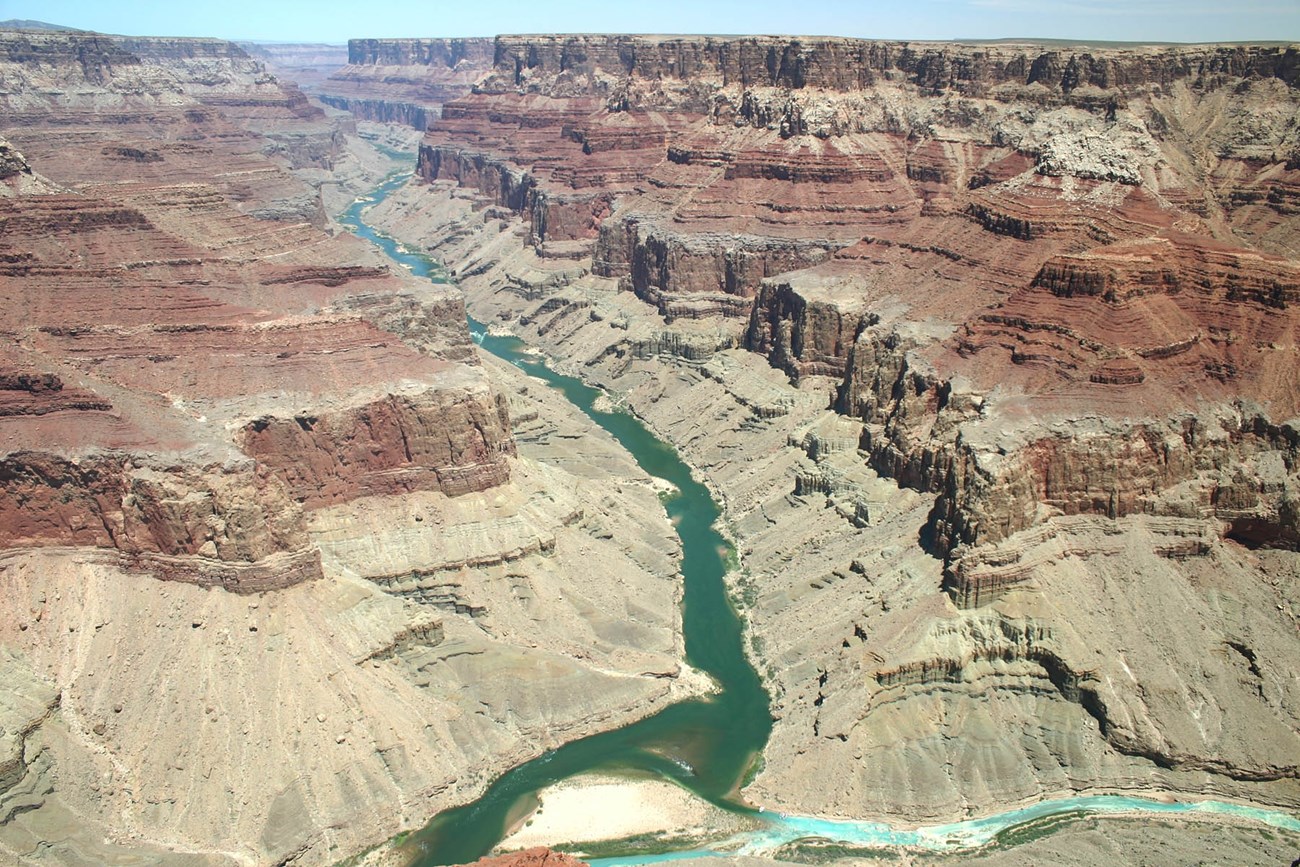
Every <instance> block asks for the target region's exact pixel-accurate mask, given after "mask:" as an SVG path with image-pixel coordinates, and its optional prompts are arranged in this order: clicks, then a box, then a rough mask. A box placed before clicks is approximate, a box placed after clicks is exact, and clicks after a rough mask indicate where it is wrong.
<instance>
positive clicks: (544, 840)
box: [498, 774, 749, 851]
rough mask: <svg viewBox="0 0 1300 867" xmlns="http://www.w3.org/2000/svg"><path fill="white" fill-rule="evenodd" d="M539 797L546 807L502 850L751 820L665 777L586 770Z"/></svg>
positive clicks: (719, 832) (725, 829) (713, 831)
mask: <svg viewBox="0 0 1300 867" xmlns="http://www.w3.org/2000/svg"><path fill="white" fill-rule="evenodd" d="M539 800H540V801H541V806H540V807H539V808H538V809H537V810H535V811H534V812H533V813H532V814H531V815H529V816H528V817H526V818H525V819H524V820H523V821H521V822H520V823H519V825H518V827H516V828H515V830H514V831H512V832H511V833H510V835H509V836H507V837H506V838H505V839H504V840H503V841H501V845H500V846H499V847H498V848H499V849H500V850H501V851H514V850H518V849H527V848H530V847H533V846H551V847H561V846H562V847H564V848H566V849H567V848H577V849H581V845H580V844H583V843H594V842H599V841H606V840H622V839H626V838H628V837H638V836H642V835H651V834H652V835H655V836H656V837H659V838H681V837H700V838H705V837H707V838H717V837H724V836H727V835H729V834H730V833H732V832H733V831H737V830H740V829H741V828H743V827H748V824H749V823H748V822H747V820H745V819H744V818H743V817H741V816H737V815H735V814H734V813H729V812H727V811H726V810H722V809H720V808H718V807H715V806H714V805H712V804H710V803H708V802H707V801H704V800H702V799H700V798H697V797H695V796H694V795H692V794H691V793H690V792H688V791H686V790H685V789H682V788H680V787H678V786H675V785H673V784H672V783H669V782H665V781H663V780H654V779H628V778H621V777H613V776H606V775H600V774H584V775H581V776H578V777H573V778H572V779H569V780H565V781H564V782H562V783H559V784H557V785H555V786H552V787H550V788H548V789H545V790H543V791H542V792H541V793H540V795H539ZM567 844H573V845H567Z"/></svg>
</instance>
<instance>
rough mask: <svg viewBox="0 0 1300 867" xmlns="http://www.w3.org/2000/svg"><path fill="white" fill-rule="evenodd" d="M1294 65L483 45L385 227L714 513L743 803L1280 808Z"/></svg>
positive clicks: (1297, 99) (1292, 603) (1239, 59)
mask: <svg viewBox="0 0 1300 867" xmlns="http://www.w3.org/2000/svg"><path fill="white" fill-rule="evenodd" d="M1297 56H1298V55H1297V49H1296V48H1295V47H1294V46H1195V47H1185V48H1182V47H1180V48H1168V49H1158V48H1144V47H1133V48H1108V49H1095V50H1093V49H1082V48H1071V49H1065V48H1044V47H1038V46H1031V45H1012V44H1005V45H1003V44H999V45H990V46H962V45H943V44H921V43H912V44H894V43H872V42H861V41H854V40H834V39H826V40H821V39H817V40H791V39H783V38H769V37H755V38H748V37H737V38H721V37H718V38H704V37H699V38H690V37H682V38H678V37H672V38H669V37H664V38H659V37H600V36H578V37H502V38H500V39H499V40H498V41H497V47H496V61H495V65H494V68H493V70H492V72H491V73H490V74H489V75H488V76H486V77H485V78H484V79H483V81H481V82H480V84H479V86H478V87H477V88H476V91H475V93H473V94H471V95H469V96H466V97H464V98H462V99H459V100H455V101H452V102H450V103H448V104H447V105H446V106H445V107H444V111H443V118H442V120H441V121H439V122H438V123H437V124H436V125H435V126H434V128H433V129H432V130H431V131H430V133H429V135H428V136H427V137H426V139H425V144H424V146H423V147H422V148H421V156H420V169H419V171H420V174H421V175H422V177H423V178H424V179H425V180H426V181H427V182H428V185H429V186H428V189H427V191H426V192H425V193H423V194H421V193H419V192H415V191H413V192H411V193H409V194H408V195H407V196H406V197H404V199H403V200H402V201H401V202H398V203H394V204H393V207H392V209H391V210H390V211H388V213H387V215H386V219H387V221H388V223H387V224H388V226H389V227H390V228H391V230H392V231H395V232H397V233H399V234H402V235H403V237H406V238H408V239H409V240H412V241H416V240H418V241H420V242H421V243H423V244H425V245H427V246H428V247H429V248H430V249H431V250H433V252H434V254H435V255H437V256H439V257H440V258H443V259H444V260H445V261H447V262H448V263H449V265H450V266H451V267H453V268H454V269H455V271H456V273H457V274H458V276H459V278H460V281H461V283H462V285H463V286H464V287H466V289H467V292H468V294H469V298H470V304H471V309H473V310H475V312H476V315H477V316H479V318H481V319H484V320H489V321H500V322H502V323H503V324H507V325H508V326H509V327H512V328H515V329H517V330H518V331H519V332H520V333H521V334H522V335H524V336H525V337H526V338H527V339H529V340H530V341H536V342H538V343H540V344H542V345H544V346H547V347H548V348H550V349H551V350H552V351H554V352H556V353H558V354H562V355H565V356H567V357H569V359H570V363H571V364H573V365H574V366H575V367H578V368H580V369H581V370H583V371H584V373H586V374H587V375H589V376H591V377H593V378H595V379H598V380H600V381H601V382H603V383H604V384H606V385H608V386H609V387H611V388H613V389H615V390H617V391H619V392H620V393H622V394H624V395H625V396H626V397H627V399H628V400H629V402H630V404H631V405H632V406H634V407H635V408H636V409H637V410H638V412H640V413H641V414H642V416H643V417H645V418H646V419H647V420H649V421H650V422H651V423H652V424H653V425H655V426H656V427H657V428H658V430H659V431H660V432H661V433H663V434H665V435H666V436H668V437H669V438H670V439H672V440H673V441H674V442H675V443H677V444H678V446H679V448H681V449H682V450H683V452H684V454H686V455H687V456H688V457H689V458H690V459H691V460H692V461H693V462H694V463H695V464H696V466H698V467H700V468H701V469H702V470H703V471H704V473H705V474H706V476H707V478H708V479H709V480H710V481H711V482H712V483H713V484H714V485H715V486H716V488H717V489H718V490H719V491H720V493H722V494H723V495H724V496H725V499H726V502H727V505H728V514H729V518H730V520H731V521H732V522H733V524H732V525H733V526H734V527H735V528H736V529H737V532H738V534H739V538H740V540H741V550H742V555H743V559H744V563H745V567H746V571H745V573H744V574H743V575H741V576H739V577H738V578H737V582H738V586H737V589H738V594H740V595H741V596H742V597H743V598H746V600H747V601H748V603H749V606H750V611H749V617H750V623H751V624H752V625H753V628H754V634H755V641H756V657H757V659H758V661H759V663H760V665H762V666H763V667H764V669H765V671H766V673H767V676H768V678H769V682H770V683H771V685H772V688H773V689H774V692H775V694H776V700H775V706H776V711H777V713H778V714H779V716H780V718H779V719H778V722H777V726H776V730H775V733H774V736H773V742H772V745H771V747H770V748H769V752H768V755H767V764H766V770H765V771H764V773H763V774H761V775H760V776H759V778H758V780H757V782H756V784H755V788H754V790H753V794H754V796H755V797H759V798H766V799H769V800H770V802H771V803H773V804H774V805H779V806H782V807H792V808H799V809H803V810H810V811H814V812H838V813H847V814H856V815H861V814H863V813H871V814H888V815H898V814H900V813H901V814H903V815H906V816H908V817H909V818H915V817H916V816H919V815H930V816H953V815H957V814H960V813H962V812H963V811H968V810H972V809H973V810H977V811H978V810H984V809H990V808H992V807H993V806H995V805H998V804H1004V803H1006V802H1007V801H1008V800H1019V799H1028V798H1035V797H1042V796H1043V795H1044V794H1047V793H1052V792H1058V791H1064V790H1081V789H1093V788H1108V787H1110V788H1141V787H1143V786H1155V787H1157V788H1168V789H1174V790H1180V791H1191V792H1218V793H1226V794H1233V795H1237V796H1242V797H1253V798H1259V799H1262V800H1267V801H1271V802H1275V803H1285V804H1294V803H1296V802H1297V800H1298V799H1300V789H1297V782H1296V780H1297V775H1298V774H1300V768H1297V766H1296V763H1295V761H1294V758H1293V757H1294V755H1296V754H1297V745H1300V734H1298V732H1300V710H1298V706H1297V704H1296V699H1295V695H1294V688H1293V685H1292V684H1290V683H1289V681H1288V679H1287V675H1286V674H1285V670H1286V666H1285V663H1284V662H1283V660H1286V659H1289V658H1292V657H1294V656H1295V654H1296V652H1297V647H1296V644H1295V634H1296V630H1295V626H1296V616H1297V613H1300V612H1298V610H1297V605H1298V604H1300V602H1298V601H1297V593H1298V588H1297V584H1296V581H1295V576H1296V574H1297V571H1296V570H1297V564H1296V560H1295V556H1296V555H1295V548H1296V544H1295V539H1296V538H1297V533H1296V523H1295V521H1296V517H1295V515H1296V512H1295V509H1294V508H1293V500H1294V498H1295V491H1296V490H1297V487H1296V486H1297V479H1296V476H1295V467H1296V463H1297V452H1296V446H1297V441H1296V435H1295V431H1294V423H1293V422H1292V421H1291V419H1292V418H1293V417H1294V416H1295V415H1296V413H1297V410H1298V409H1300V404H1298V403H1297V397H1298V396H1300V390H1297V386H1296V382H1297V381H1296V377H1295V369H1296V353H1297V348H1296V347H1297V344H1296V335H1295V331H1296V324H1297V319H1296V316H1295V314H1294V310H1295V297H1294V296H1295V292H1296V287H1297V276H1298V274H1300V272H1298V271H1297V267H1298V266H1297V259H1296V256H1297V253H1296V238H1297V237H1300V235H1298V234H1297V233H1298V230H1300V224H1298V223H1297V222H1296V219H1297V214H1300V212H1297V210H1296V209H1295V207H1294V202H1293V198H1294V197H1293V196H1292V192H1293V191H1294V188H1295V187H1296V185H1297V183H1298V182H1300V165H1298V164H1297V161H1296V158H1295V154H1296V153H1297V148H1298V147H1300V138H1297V136H1300V129H1297V127H1296V125H1295V117H1296V109H1297V106H1298V105H1300V95H1298V94H1300V91H1298V90H1297V80H1296V72H1295V71H1296V68H1297V67H1296V58H1297ZM736 347H744V349H745V350H748V351H747V352H746V351H742V350H739V349H737V348H736ZM768 364H770V365H771V366H772V369H771V370H770V371H769V372H767V373H763V372H760V369H761V368H762V367H764V366H766V365H768ZM1225 600H1231V601H1225ZM1228 611H1231V612H1232V614H1231V616H1226V617H1225V614H1226V612H1228ZM1156 624H1159V626H1156ZM1268 660H1271V662H1269V661H1268ZM1243 666H1244V667H1243ZM1211 718H1212V720H1213V721H1212V722H1208V721H1207V720H1209V719H1211ZM1247 732H1249V733H1251V734H1249V735H1247V734H1245V733H1247ZM826 767H835V768H837V769H841V770H842V771H843V772H842V773H837V774H836V775H835V776H834V779H833V781H831V782H829V783H828V781H827V775H826V774H825V773H824V768H826Z"/></svg>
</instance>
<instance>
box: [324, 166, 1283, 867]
mask: <svg viewBox="0 0 1300 867" xmlns="http://www.w3.org/2000/svg"><path fill="white" fill-rule="evenodd" d="M410 176H411V173H410V171H409V170H408V171H403V172H398V173H394V174H393V175H392V176H390V177H389V178H388V179H386V180H385V181H384V182H383V183H382V184H381V185H380V186H378V187H377V188H376V189H375V190H374V191H373V192H372V193H371V194H370V195H369V196H366V197H364V198H362V199H359V200H358V201H357V202H355V203H354V204H353V205H352V206H351V207H350V208H349V209H348V210H347V211H346V212H344V214H342V215H341V216H340V218H339V220H340V222H341V223H343V224H344V225H346V226H348V227H349V228H350V229H351V230H352V231H353V232H355V233H356V234H357V235H359V236H361V237H363V238H366V239H368V240H370V241H372V242H373V243H375V244H376V245H378V246H379V247H380V248H381V249H382V250H383V251H384V252H385V253H387V254H388V255H389V256H390V257H391V258H392V259H393V260H394V261H395V262H397V263H398V264H399V265H402V266H403V267H406V268H408V269H410V270H411V271H412V273H414V274H416V275H417V276H421V277H427V278H429V279H431V280H434V281H435V282H445V277H444V276H443V274H442V272H441V270H440V269H439V267H438V266H437V264H436V263H434V262H433V261H432V260H431V259H429V258H428V257H427V256H425V255H422V254H420V253H417V252H413V251H411V250H408V249H407V248H406V247H404V246H403V245H402V244H401V243H399V242H397V241H395V240H394V239H392V238H389V237H387V236H386V235H384V234H382V233H380V232H378V231H376V230H375V229H373V228H372V227H370V226H368V225H367V224H366V223H365V221H364V219H363V213H364V211H365V209H366V208H368V207H370V206H371V205H373V204H374V203H376V202H378V201H381V200H382V199H384V198H385V197H386V196H388V195H390V194H391V193H393V192H394V191H395V190H397V189H398V188H400V187H401V186H403V185H404V184H405V183H406V182H407V180H408V179H409V178H410ZM469 325H470V330H471V333H472V335H473V336H474V339H475V340H476V342H479V343H480V344H481V345H482V347H483V348H484V349H485V350H487V351H488V352H491V353H493V354H494V355H497V356H499V357H501V358H503V359H506V360H507V361H510V362H511V363H513V364H515V365H517V366H518V367H520V368H522V369H523V370H524V371H526V372H527V373H528V374H529V375H531V376H535V377H537V378H538V379H541V380H544V381H545V382H547V383H548V384H549V385H551V386H552V387H554V388H556V389H558V390H559V391H560V392H562V393H563V394H564V396H565V397H566V398H568V399H569V400H570V401H572V402H573V403H574V404H575V405H576V406H578V407H579V408H580V409H582V410H583V412H585V413H586V414H587V415H588V416H589V417H590V418H591V419H592V420H593V421H594V422H595V423H596V424H598V425H600V426H601V427H602V428H604V429H605V430H607V431H609V433H610V434H612V435H613V436H614V438H615V439H617V440H618V441H619V442H620V443H621V444H622V445H623V446H624V447H625V448H626V449H627V450H628V451H629V452H630V453H631V454H632V456H633V457H634V458H635V459H636V461H637V463H639V464H640V465H641V467H642V469H644V470H645V471H646V472H647V473H649V474H650V475H652V476H656V477H658V478H661V479H664V480H666V481H668V482H670V483H672V484H673V485H674V486H675V487H676V489H677V493H674V494H673V495H671V496H669V497H667V498H665V501H664V505H665V507H666V509H667V510H668V514H669V516H670V517H671V519H672V520H673V523H674V524H675V525H676V529H677V533H678V535H679V536H680V537H681V546H682V561H681V572H682V576H683V582H684V588H683V596H684V598H683V608H682V628H683V632H684V633H685V644H686V661H687V662H688V663H689V664H690V665H692V666H694V667H695V668H698V669H701V670H703V671H705V672H708V674H710V675H711V676H712V677H713V678H714V679H715V680H716V681H717V683H718V685H719V686H720V688H721V689H720V691H719V692H718V693H717V694H715V695H711V696H708V697H706V698H700V699H692V700H688V701H682V702H679V703H677V704H674V705H671V706H669V707H667V708H665V709H664V710H662V711H660V712H659V713H657V714H655V715H654V716H651V717H648V718H646V719H643V720H641V721H639V722H636V723H633V724H631V725H628V726H625V727H624V728H621V729H617V730H615V731H610V732H605V733H602V734H598V735H594V736H592V737H588V738H583V739H581V740H577V741H572V742H570V743H567V744H565V745H563V746H562V747H560V748H558V749H556V750H552V751H550V752H547V753H546V754H544V755H542V756H540V757H539V758H537V759H534V760H533V761H530V762H526V763H524V764H522V765H520V766H518V767H516V768H514V769H513V770H510V771H508V772H507V773H505V774H504V775H503V776H501V777H499V778H498V779H497V780H496V781H495V782H494V783H493V784H492V785H491V786H490V787H489V788H488V790H487V791H486V792H485V793H484V794H483V795H482V797H480V798H479V799H478V800H476V801H474V802H473V803H470V804H467V805H465V806H462V807H459V808H456V809H452V810H447V811H445V812H443V813H440V814H439V815H438V816H436V817H435V818H434V819H433V820H432V821H431V822H430V823H429V824H428V825H427V826H426V827H425V828H424V829H422V830H421V831H419V832H417V833H416V834H415V835H413V836H412V838H411V839H410V840H409V841H408V842H407V844H406V848H407V850H408V851H411V852H417V853H420V854H419V855H418V858H417V860H416V864H418V865H421V867H435V865H447V864H462V863H467V862H470V861H473V860H475V859H476V858H478V857H480V856H482V855H484V854H486V853H487V852H489V851H490V850H491V849H492V847H493V846H495V845H496V844H497V843H498V842H499V841H500V840H501V839H502V837H503V836H504V834H505V832H506V830H507V826H508V825H509V823H510V822H511V821H512V820H514V819H516V818H518V817H519V816H520V815H522V814H523V812H525V811H526V810H527V809H529V807H531V805H532V804H534V803H535V797H536V794H537V793H538V792H539V791H540V790H542V789H544V788H546V787H547V786H549V785H552V784H554V783H557V782H559V781H561V780H564V779H566V778H568V777H572V776H575V775H577V774H580V773H585V772H590V771H602V772H609V773H614V774H627V775H641V776H646V775H650V776H655V777H659V778H663V779H668V780H671V781H673V782H675V783H677V784H679V785H681V786H683V787H685V788H686V789H689V790H690V791H692V792H694V793H695V794H697V795H699V796H700V797H702V798H704V799H706V800H708V801H710V802H712V803H714V804H716V805H718V806H721V807H724V808H726V809H729V810H732V811H736V812H741V813H746V814H749V815H750V816H752V817H754V818H755V819H756V820H757V824H758V826H759V829H758V830H755V831H751V832H744V833H742V834H741V835H738V836H737V837H736V838H734V839H732V840H728V841H726V842H725V845H718V846H717V848H718V849H719V850H725V851H727V852H739V853H761V852H770V851H772V850H773V849H775V848H777V847H778V846H781V845H783V844H786V843H789V842H791V841H794V840H801V839H810V838H812V839H823V840H836V841H842V842H843V843H845V844H846V845H850V846H860V847H876V846H924V847H927V848H936V849H945V848H954V847H965V846H977V845H982V844H983V843H986V842H988V841H989V840H992V839H994V838H995V837H996V836H997V835H998V834H999V833H1001V832H1003V831H1005V830H1007V829H1008V828H1012V827H1015V826H1016V825H1020V824H1023V823H1025V822H1028V821H1033V820H1037V819H1041V818H1043V817H1047V816H1053V815H1061V814H1067V813H1074V812H1080V811H1086V812H1091V813H1109V812H1132V811H1135V810H1137V811H1143V812H1159V813H1172V812H1191V811H1195V812H1213V813H1224V814H1232V815H1236V816H1240V817H1245V818H1250V819H1253V820H1256V821H1261V822H1265V823H1267V824H1270V825H1274V826H1276V827H1283V828H1287V829H1290V830H1294V831H1300V820H1297V819H1296V818H1295V817H1294V816H1290V815H1288V814H1285V813H1280V812H1275V811H1268V810H1262V809H1258V808H1254V807H1248V806H1243V805H1239V804H1231V803H1224V802H1215V801H1202V802H1195V803H1187V802H1179V803H1173V804H1166V803H1161V802H1157V801H1152V800H1146V799H1142V798H1132V797H1125V796H1111V795H1095V796H1081V797H1073V798H1061V799H1056V800H1052V801H1045V802H1043V803H1040V804H1036V805H1033V806H1031V807H1027V808H1023V809H1017V810H1011V811H1008V812H1006V813H1002V814H998V815H995V816H989V817H986V818H983V819H978V820H972V821H967V822H960V823H953V824H948V825H941V826H932V827H927V828H918V829H909V830H900V829H895V828H894V827H892V826H890V825H886V824H882V823H877V822H841V821H828V820H823V819H818V818H815V817H799V816H784V815H778V814H773V813H762V812H757V811H754V810H753V809H751V808H750V807H748V806H747V805H745V804H744V803H743V802H742V801H741V800H740V798H739V795H738V790H739V788H740V787H741V786H742V785H743V784H744V782H745V781H746V778H747V776H748V775H750V774H751V773H752V772H753V771H754V770H755V767H756V763H757V762H758V760H759V757H760V756H761V754H762V749H763V747H764V745H765V744H766V743H767V738H768V735H769V734H770V733H771V729H772V718H771V714H770V711H769V707H768V695H767V692H766V691H765V690H764V688H763V684H762V682H761V680H760V679H759V677H758V675H757V673H756V672H755V671H754V669H753V668H752V666H751V665H750V664H749V660H748V659H747V658H746V656H745V653H744V650H743V639H744V636H743V628H742V624H741V621H740V618H739V617H738V616H737V614H736V611H735V609H734V608H733V607H732V603H731V600H730V599H729V597H728V594H727V591H726V584H725V582H724V576H725V575H726V572H727V569H728V564H729V562H730V561H731V559H732V556H733V553H734V552H733V549H732V547H731V545H730V544H729V542H728V541H727V540H726V539H725V538H724V537H723V536H722V535H721V534H720V533H719V532H718V531H717V529H716V527H715V522H716V521H717V519H718V517H719V515H720V510H719V508H718V506H717V504H716V503H715V502H714V501H713V498H712V497H711V496H710V494H709V491H708V489H707V488H706V487H705V486H704V485H702V484H700V483H699V482H698V481H696V480H695V479H694V478H693V477H692V475H691V472H690V469H689V468H688V467H687V466H686V464H684V463H683V462H682V461H681V459H680V458H679V457H678V456H677V453H676V451H674V449H673V448H672V447H671V446H669V445H667V444H665V443H664V442H662V441H661V440H659V439H657V438H656V437H654V436H653V435H652V434H651V433H650V432H649V431H648V430H646V428H645V427H644V426H643V425H642V424H641V423H640V422H639V421H637V420H636V419H635V418H634V417H632V416H631V415H628V414H626V413H623V412H618V411H616V412H605V411H601V410H598V409H596V400H597V398H598V397H600V396H601V395H602V394H603V392H601V391H600V390H599V389H596V388H592V387H591V386H588V385H586V384H585V383H583V382H582V381H581V380H579V379H576V378H574V377H571V376H565V375H563V374H559V373H556V372H555V371H554V370H552V369H551V368H550V367H549V366H547V364H546V363H545V362H544V361H543V360H542V359H541V358H540V357H539V356H537V355H536V354H534V353H532V352H530V351H528V347H527V346H526V345H525V344H524V343H522V342H521V341H519V340H517V339H515V338H513V337H500V336H496V335H491V334H488V333H487V332H486V329H485V328H484V327H483V326H482V325H481V324H480V323H478V322H475V321H474V320H473V319H471V320H470V321H469ZM705 854H712V852H711V850H708V849H691V850H688V851H682V852H668V853H663V854H658V855H652V856H640V857H627V858H608V859H602V861H601V862H599V864H600V867H610V865H613V864H633V863H638V864H639V863H649V862H652V861H663V860H675V859H679V858H689V857H695V856H698V855H705Z"/></svg>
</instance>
